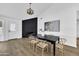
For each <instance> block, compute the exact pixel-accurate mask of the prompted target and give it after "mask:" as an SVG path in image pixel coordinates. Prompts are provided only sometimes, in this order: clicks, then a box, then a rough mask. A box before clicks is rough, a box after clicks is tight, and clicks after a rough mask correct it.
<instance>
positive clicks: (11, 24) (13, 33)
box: [8, 20, 17, 39]
mask: <svg viewBox="0 0 79 59" xmlns="http://www.w3.org/2000/svg"><path fill="white" fill-rule="evenodd" d="M16 37H17V22H16V20H9V21H8V39H14V38H16Z"/></svg>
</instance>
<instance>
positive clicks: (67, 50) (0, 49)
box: [0, 38, 79, 56]
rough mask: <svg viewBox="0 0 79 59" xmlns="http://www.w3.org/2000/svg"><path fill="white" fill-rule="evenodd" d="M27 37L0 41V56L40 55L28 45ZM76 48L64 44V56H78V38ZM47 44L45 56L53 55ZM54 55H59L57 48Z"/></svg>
mask: <svg viewBox="0 0 79 59" xmlns="http://www.w3.org/2000/svg"><path fill="white" fill-rule="evenodd" d="M28 42H29V39H28V38H22V39H13V40H9V41H6V42H0V55H1V56H40V55H41V52H40V51H38V52H37V53H36V52H34V51H33V49H32V48H30V47H29V43H28ZM77 42H78V44H77V46H78V47H77V48H73V47H69V46H64V56H79V39H78V41H77ZM50 48H51V47H50V46H49V52H48V53H47V52H45V56H53V55H51V51H50ZM56 56H61V53H59V51H58V49H56Z"/></svg>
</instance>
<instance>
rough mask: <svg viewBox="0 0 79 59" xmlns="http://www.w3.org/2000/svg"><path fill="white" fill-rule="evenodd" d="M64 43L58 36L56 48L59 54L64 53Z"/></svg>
mask: <svg viewBox="0 0 79 59" xmlns="http://www.w3.org/2000/svg"><path fill="white" fill-rule="evenodd" d="M64 43H65V39H64V38H60V40H59V42H57V44H56V47H57V48H58V52H59V53H61V55H62V56H63V55H64Z"/></svg>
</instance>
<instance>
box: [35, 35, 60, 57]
mask: <svg viewBox="0 0 79 59" xmlns="http://www.w3.org/2000/svg"><path fill="white" fill-rule="evenodd" d="M36 37H37V38H39V39H41V40H46V41H48V42H50V43H51V44H53V55H54V56H55V55H56V42H57V41H58V42H59V36H54V35H43V36H42V35H41V34H38V35H37V36H36Z"/></svg>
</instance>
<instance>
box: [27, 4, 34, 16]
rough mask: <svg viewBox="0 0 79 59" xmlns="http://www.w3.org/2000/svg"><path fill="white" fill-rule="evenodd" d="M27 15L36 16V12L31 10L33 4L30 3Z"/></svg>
mask: <svg viewBox="0 0 79 59" xmlns="http://www.w3.org/2000/svg"><path fill="white" fill-rule="evenodd" d="M27 14H29V15H32V14H34V10H32V8H31V3H29V9H27Z"/></svg>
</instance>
